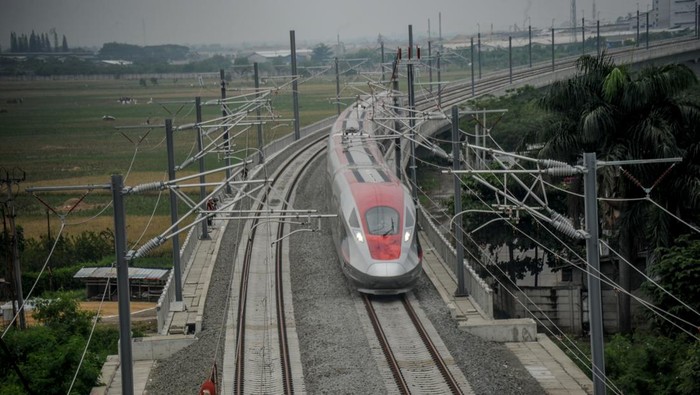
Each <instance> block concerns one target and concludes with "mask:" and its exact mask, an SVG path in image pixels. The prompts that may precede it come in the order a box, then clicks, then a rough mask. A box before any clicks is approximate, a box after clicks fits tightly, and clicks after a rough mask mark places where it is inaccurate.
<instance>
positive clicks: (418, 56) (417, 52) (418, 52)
mask: <svg viewBox="0 0 700 395" xmlns="http://www.w3.org/2000/svg"><path fill="white" fill-rule="evenodd" d="M416 57H417V58H418V59H420V47H416Z"/></svg>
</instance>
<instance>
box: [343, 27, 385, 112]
mask: <svg viewBox="0 0 700 395" xmlns="http://www.w3.org/2000/svg"><path fill="white" fill-rule="evenodd" d="M381 50H382V84H383V83H384V78H385V77H384V62H385V60H384V41H382V42H381ZM338 114H340V113H338Z"/></svg>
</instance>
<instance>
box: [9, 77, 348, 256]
mask: <svg viewBox="0 0 700 395" xmlns="http://www.w3.org/2000/svg"><path fill="white" fill-rule="evenodd" d="M270 85H271V84H268V85H265V86H264V87H263V88H270ZM250 87H252V81H250V80H245V81H242V80H240V81H232V82H231V83H230V84H229V85H228V88H227V89H228V92H227V96H228V97H232V96H234V95H236V94H237V93H238V90H240V89H245V88H250ZM196 96H200V97H201V98H202V101H203V102H206V101H207V100H210V101H214V100H216V99H218V98H220V89H219V86H218V83H216V84H214V83H212V82H210V83H209V84H208V85H205V86H200V85H199V84H198V83H193V82H192V81H182V80H166V79H161V80H160V81H159V82H158V84H157V85H152V84H151V83H150V82H149V84H148V86H147V87H143V86H141V85H140V84H139V81H138V80H121V79H117V80H104V81H26V82H14V81H13V82H9V81H0V109H2V110H3V111H2V112H0V167H2V168H4V169H8V170H11V169H14V168H20V169H22V170H23V171H25V172H26V180H25V181H24V182H22V183H21V184H20V185H19V189H18V193H17V195H16V200H15V206H16V207H17V224H18V225H20V226H22V227H23V228H24V230H25V236H26V237H33V238H38V237H39V236H40V235H42V234H46V233H47V231H48V227H49V226H50V228H51V233H52V234H53V235H54V236H55V235H56V232H57V230H58V228H59V226H60V220H59V217H58V216H57V215H54V214H50V215H49V220H50V224H48V223H47V209H46V207H45V206H44V205H43V204H42V203H40V202H39V200H37V199H36V198H34V197H32V196H31V194H29V193H26V192H25V191H24V189H25V188H27V187H29V186H57V185H88V184H108V183H109V181H110V175H111V174H122V175H125V176H127V174H128V177H127V178H126V180H125V184H126V185H136V184H139V183H144V182H151V181H159V180H163V179H166V178H167V151H166V145H165V129H164V127H162V126H159V127H156V126H153V125H163V124H164V120H165V119H166V118H170V119H172V120H173V125H174V126H178V125H183V124H188V123H192V122H195V108H194V98H195V97H196ZM333 96H335V84H334V81H333V83H331V81H330V80H328V78H326V79H325V80H312V81H309V82H306V83H304V84H301V85H300V86H299V101H300V118H301V125H306V124H309V123H312V122H314V121H316V120H319V119H323V118H325V117H328V116H330V115H333V114H334V113H335V106H334V105H332V104H331V103H330V101H329V98H330V97H333ZM120 97H130V98H132V99H135V100H134V103H132V104H121V103H120V102H119V100H118V99H119V98H120ZM15 98H22V103H9V101H12V99H15ZM271 105H272V106H273V108H274V112H275V114H276V115H279V117H280V119H282V121H280V122H279V123H277V124H268V125H265V126H264V128H263V130H264V135H265V137H264V139H265V142H269V141H272V140H273V139H275V138H278V137H280V136H282V135H285V134H288V133H290V132H291V131H292V130H293V126H292V123H291V122H289V121H288V120H289V119H291V118H292V95H291V86H289V87H283V88H282V89H279V90H274V92H273V93H272V95H271ZM220 114H221V108H220V107H219V106H218V105H208V106H204V107H203V119H204V120H205V121H206V120H208V119H213V118H216V117H218V116H220ZM104 115H109V116H112V117H114V118H115V120H114V121H105V120H103V119H102V118H103V116H104ZM284 120H287V121H284ZM147 122H148V123H147ZM123 126H141V128H132V129H122V130H118V129H116V127H123ZM234 132H235V131H232V133H234ZM248 133H249V134H250V135H249V136H246V135H242V136H241V138H240V139H238V140H237V141H235V142H234V144H236V149H241V148H244V147H246V146H256V145H257V140H256V137H255V136H256V135H255V133H256V130H255V128H251V130H250V131H249V132H248ZM195 137H196V134H195V132H194V131H193V130H184V131H179V132H176V133H175V157H176V159H175V163H176V164H180V163H182V162H183V161H184V160H185V158H187V157H188V155H189V154H190V153H191V152H193V149H194V148H195V143H196V140H195ZM141 139H142V142H141V143H140V144H138V146H137V145H136V144H135V142H137V141H139V140H141ZM132 161H133V163H132ZM206 166H207V169H213V168H216V167H220V166H223V159H222V158H221V157H218V156H217V155H216V154H212V155H210V156H208V157H207V159H206ZM196 168H197V166H196V164H195V165H194V166H190V167H188V168H186V169H185V170H183V171H180V172H178V176H183V175H186V174H192V173H194V172H196V170H197V169H196ZM129 169H131V170H130V171H129ZM209 179H210V180H211V179H215V177H214V176H211V177H210V178H209ZM16 191H17V190H16ZM192 193H195V194H196V192H194V191H192ZM38 195H39V197H40V198H41V199H42V200H44V201H45V202H46V203H48V204H49V205H50V206H52V207H53V208H54V209H55V210H56V211H57V212H58V213H59V214H65V213H66V212H67V211H68V210H69V209H70V208H71V207H72V206H73V205H74V204H75V202H76V201H77V200H78V199H80V198H81V197H82V195H83V192H52V193H41V194H38ZM110 201H111V196H110V194H109V192H108V191H105V190H94V191H92V192H91V193H90V194H89V195H88V196H87V197H85V198H84V200H83V201H82V203H81V204H80V205H79V206H78V207H77V208H76V209H75V210H74V211H73V212H72V213H71V214H70V215H67V216H66V217H65V222H66V224H67V226H66V228H65V230H64V232H66V233H67V234H77V233H80V232H82V231H85V230H91V231H96V232H99V231H101V230H104V229H106V228H112V226H113V225H112V210H111V208H109V207H106V206H108V204H109V203H110ZM125 205H126V209H127V216H128V219H127V237H128V239H129V241H130V242H132V241H135V240H136V239H137V238H138V237H139V236H140V235H141V233H142V232H144V229H145V234H144V237H145V239H144V241H145V240H148V239H149V238H151V237H153V236H155V235H158V234H160V233H161V232H162V231H163V230H164V229H165V228H166V227H167V225H168V224H169V222H170V217H169V200H168V196H167V193H163V195H162V196H161V198H160V199H158V193H157V192H152V193H148V194H145V195H133V196H128V197H127V198H126V200H125ZM182 206H183V205H180V211H181V212H184V211H185V208H183V207H182ZM105 208H106V209H105ZM103 209H104V210H103ZM154 209H155V215H156V216H155V218H154V220H153V221H152V222H151V224H150V226H149V227H148V228H147V229H146V223H147V222H148V220H149V218H150V215H151V213H152V212H153V211H154ZM98 214H99V215H98ZM95 215H97V217H96V218H95V219H92V220H89V221H87V220H88V219H90V218H91V217H93V216H95ZM183 237H184V235H183ZM168 250H169V247H166V246H163V247H161V252H166V253H167V251H168Z"/></svg>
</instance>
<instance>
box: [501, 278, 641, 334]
mask: <svg viewBox="0 0 700 395" xmlns="http://www.w3.org/2000/svg"><path fill="white" fill-rule="evenodd" d="M520 289H521V290H522V292H520V291H517V290H515V291H514V290H511V291H510V292H508V291H507V290H504V289H503V288H500V287H499V288H496V289H495V292H494V303H495V306H496V308H497V309H498V310H500V311H501V312H502V313H504V314H506V315H507V316H508V317H512V318H527V317H534V318H535V321H537V326H538V328H539V329H540V330H543V329H544V328H549V329H554V327H555V326H557V327H559V328H560V329H562V330H563V331H564V332H567V333H575V334H582V333H584V332H587V331H588V322H589V321H588V293H587V291H585V290H583V289H582V288H581V287H579V286H571V287H520ZM511 293H512V294H511ZM602 293H603V295H602V296H603V330H604V331H605V332H606V333H616V332H618V331H619V326H618V314H617V309H618V308H617V298H618V293H617V292H615V291H614V290H612V289H604V290H603V292H602ZM513 295H515V297H514V296H513ZM633 307H634V308H636V310H639V307H640V306H639V305H638V304H636V303H633Z"/></svg>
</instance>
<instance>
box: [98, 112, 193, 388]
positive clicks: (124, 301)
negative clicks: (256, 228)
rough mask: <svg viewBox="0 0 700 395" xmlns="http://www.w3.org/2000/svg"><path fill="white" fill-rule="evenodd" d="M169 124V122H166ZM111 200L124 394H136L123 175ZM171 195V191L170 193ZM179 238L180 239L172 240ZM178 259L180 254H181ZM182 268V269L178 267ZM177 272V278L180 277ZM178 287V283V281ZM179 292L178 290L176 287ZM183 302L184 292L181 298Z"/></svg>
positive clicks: (117, 177) (114, 181)
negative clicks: (112, 205)
mask: <svg viewBox="0 0 700 395" xmlns="http://www.w3.org/2000/svg"><path fill="white" fill-rule="evenodd" d="M167 121H170V120H169V119H168V120H166V125H167ZM111 189H112V201H113V202H114V203H113V204H114V244H115V252H116V255H117V293H118V298H119V364H120V365H121V373H122V395H133V394H134V370H133V358H132V355H131V307H130V306H129V305H130V300H129V297H130V295H131V292H129V261H128V260H127V257H126V214H125V210H124V194H123V189H124V180H123V178H122V176H121V175H113V176H112V188H111ZM171 196H172V192H171ZM175 239H177V236H175V237H174V238H173V240H175ZM178 256H179V251H178ZM178 269H179V268H178ZM177 273H178V272H177V271H176V272H175V278H177V277H178V276H177ZM176 284H179V282H177V281H176ZM176 289H177V288H176ZM179 300H182V290H180V299H179Z"/></svg>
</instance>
